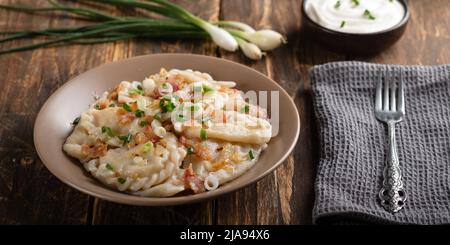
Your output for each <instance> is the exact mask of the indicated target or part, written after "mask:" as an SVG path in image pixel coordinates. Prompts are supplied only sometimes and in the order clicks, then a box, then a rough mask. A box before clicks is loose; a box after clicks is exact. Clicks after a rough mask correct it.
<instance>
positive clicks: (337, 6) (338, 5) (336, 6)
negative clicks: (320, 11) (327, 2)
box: [334, 1, 341, 9]
mask: <svg viewBox="0 0 450 245" xmlns="http://www.w3.org/2000/svg"><path fill="white" fill-rule="evenodd" d="M340 6H341V1H336V3H335V4H334V8H335V9H338V8H339V7H340Z"/></svg>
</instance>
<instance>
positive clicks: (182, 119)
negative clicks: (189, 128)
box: [177, 114, 187, 122]
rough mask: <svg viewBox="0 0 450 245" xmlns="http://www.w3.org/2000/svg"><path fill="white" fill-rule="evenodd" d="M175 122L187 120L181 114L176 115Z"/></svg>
mask: <svg viewBox="0 0 450 245" xmlns="http://www.w3.org/2000/svg"><path fill="white" fill-rule="evenodd" d="M177 121H178V122H186V121H187V119H186V117H185V116H184V115H183V114H178V115H177Z"/></svg>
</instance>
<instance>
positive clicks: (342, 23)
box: [341, 20, 345, 28]
mask: <svg viewBox="0 0 450 245" xmlns="http://www.w3.org/2000/svg"><path fill="white" fill-rule="evenodd" d="M344 26H345V20H343V21H341V28H343V27H344Z"/></svg>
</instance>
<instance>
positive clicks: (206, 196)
mask: <svg viewBox="0 0 450 245" xmlns="http://www.w3.org/2000/svg"><path fill="white" fill-rule="evenodd" d="M158 56H173V57H176V56H186V57H187V56H190V57H195V58H198V59H210V60H215V61H219V62H225V63H229V64H231V65H234V66H236V65H237V66H240V67H242V68H244V69H246V70H249V71H251V72H255V73H258V75H260V76H264V77H265V78H266V79H268V80H269V81H271V82H272V83H273V84H274V85H275V87H276V88H277V89H278V91H279V92H280V93H282V94H283V95H284V96H285V97H287V98H288V103H289V104H290V105H291V106H292V107H293V108H294V112H295V120H296V122H297V123H296V125H297V127H296V130H295V138H294V141H293V142H292V143H291V145H290V146H289V149H288V150H287V151H286V152H285V154H284V155H283V156H282V157H281V158H280V159H279V160H278V161H276V162H275V163H274V164H273V165H272V166H271V167H270V168H269V169H267V170H265V171H264V172H263V173H262V174H260V175H259V176H257V177H256V178H254V179H252V180H251V181H249V182H248V183H244V184H243V185H240V186H235V187H232V188H229V189H226V190H222V191H221V192H215V191H211V192H205V193H199V194H194V195H192V197H195V196H197V197H198V198H191V199H189V200H183V199H185V198H186V196H180V197H164V198H161V197H141V196H134V195H131V194H128V193H125V192H118V191H117V190H112V191H114V192H117V193H120V194H125V195H128V196H129V199H128V198H127V199H124V198H120V199H116V198H114V197H111V196H109V195H106V194H105V193H98V192H94V191H91V190H89V189H86V188H83V187H80V186H78V185H77V184H75V183H72V181H70V180H68V179H65V178H63V177H61V176H59V175H57V174H55V169H53V167H51V166H52V165H50V166H49V165H48V164H47V163H46V160H44V159H45V157H44V155H43V153H42V150H41V149H40V144H38V143H37V142H38V141H37V137H38V136H37V129H38V128H39V125H40V124H42V123H43V122H42V121H43V118H42V114H43V110H44V109H45V108H46V107H48V105H49V104H50V103H51V101H52V100H54V99H55V97H56V96H57V95H58V94H59V93H61V91H63V90H64V88H65V87H66V86H69V85H70V84H72V83H74V82H76V80H77V79H78V78H79V77H80V76H85V75H86V74H87V73H90V72H93V71H94V70H97V69H100V68H104V67H106V66H110V65H117V64H120V63H124V62H128V61H130V60H135V59H145V58H151V57H158ZM203 72H206V71H203ZM300 123H301V121H300V115H299V112H298V109H297V106H296V105H295V102H294V100H293V98H292V97H291V96H290V95H289V94H288V93H287V92H286V90H285V89H284V88H283V87H281V86H280V85H279V84H278V83H277V82H275V81H274V80H273V79H272V78H270V77H269V76H267V75H265V74H263V73H262V72H260V71H258V70H256V69H253V68H251V67H249V66H246V65H243V64H240V63H237V62H234V61H231V60H227V59H224V58H219V57H214V56H208V55H200V54H189V53H155V54H148V55H138V56H133V57H128V58H124V59H120V60H116V61H110V62H107V63H104V64H101V65H98V66H95V67H93V68H91V69H88V70H86V71H84V72H81V73H80V74H78V75H76V76H75V77H73V78H70V79H69V80H68V81H67V82H65V83H64V84H63V85H61V86H60V87H58V88H57V89H56V90H55V91H54V92H53V93H52V94H51V95H50V96H49V97H48V98H47V99H46V101H45V102H44V104H43V105H42V106H41V108H40V109H39V112H38V114H37V116H36V120H35V122H34V126H33V143H34V147H35V149H36V153H37V155H38V156H39V159H40V160H41V162H42V164H43V165H44V166H45V167H46V168H47V170H48V171H49V172H50V173H51V174H52V175H53V176H55V177H56V178H57V179H58V180H60V181H61V182H62V183H64V184H66V185H68V186H70V187H72V188H74V189H76V190H78V191H80V192H82V193H84V194H88V195H90V196H93V197H95V198H99V199H102V200H106V201H110V202H114V203H119V204H125V205H132V206H177V205H183V204H191V203H198V202H204V201H207V200H211V199H215V198H218V197H220V196H223V195H225V194H229V193H232V192H236V191H237V190H240V189H243V188H245V187H247V186H249V185H251V184H253V183H256V182H258V181H259V180H261V179H262V178H263V177H266V176H267V175H268V174H270V173H271V172H273V171H274V170H275V169H276V168H278V167H279V166H281V164H282V163H283V162H284V161H285V160H286V159H287V158H288V156H289V155H290V154H291V152H292V151H293V150H294V148H295V146H296V145H297V142H298V139H299V136H300V126H301V125H300ZM61 151H62V149H61ZM83 170H84V169H83ZM100 184H101V183H100ZM103 188H105V189H108V188H107V187H106V186H103ZM109 190H111V189H109ZM199 195H200V196H199Z"/></svg>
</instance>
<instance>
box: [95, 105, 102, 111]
mask: <svg viewBox="0 0 450 245" xmlns="http://www.w3.org/2000/svg"><path fill="white" fill-rule="evenodd" d="M94 108H95V109H97V110H101V109H102V108H101V107H100V105H99V104H95V106H94Z"/></svg>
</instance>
